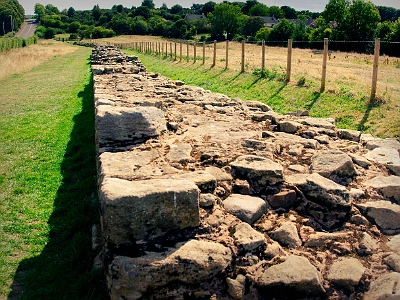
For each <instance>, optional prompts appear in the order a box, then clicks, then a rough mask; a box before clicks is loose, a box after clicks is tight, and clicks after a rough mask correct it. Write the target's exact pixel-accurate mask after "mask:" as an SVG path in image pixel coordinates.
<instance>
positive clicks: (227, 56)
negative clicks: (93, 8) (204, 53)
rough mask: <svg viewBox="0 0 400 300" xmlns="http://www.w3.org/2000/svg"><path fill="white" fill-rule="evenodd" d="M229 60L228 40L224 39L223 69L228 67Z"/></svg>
mask: <svg viewBox="0 0 400 300" xmlns="http://www.w3.org/2000/svg"><path fill="white" fill-rule="evenodd" d="M228 60H229V40H226V54H225V69H228Z"/></svg>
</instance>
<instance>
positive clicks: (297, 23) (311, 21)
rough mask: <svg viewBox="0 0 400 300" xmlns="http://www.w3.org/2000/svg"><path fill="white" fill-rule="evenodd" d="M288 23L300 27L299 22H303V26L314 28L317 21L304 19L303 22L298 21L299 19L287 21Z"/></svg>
mask: <svg viewBox="0 0 400 300" xmlns="http://www.w3.org/2000/svg"><path fill="white" fill-rule="evenodd" d="M287 20H288V21H289V22H292V23H294V24H296V25H300V23H301V21H303V22H304V24H305V25H306V27H311V28H314V27H316V26H317V20H316V19H304V20H300V19H287Z"/></svg>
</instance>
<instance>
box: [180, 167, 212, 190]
mask: <svg viewBox="0 0 400 300" xmlns="http://www.w3.org/2000/svg"><path fill="white" fill-rule="evenodd" d="M175 178H176V179H187V180H190V181H193V182H194V183H195V184H196V185H197V187H198V188H199V189H200V191H201V192H202V193H213V192H214V190H215V188H216V187H217V179H216V178H215V177H214V176H213V175H211V174H210V173H208V172H206V171H202V170H199V171H194V172H189V173H184V174H180V175H177V176H175Z"/></svg>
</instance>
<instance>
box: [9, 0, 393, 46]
mask: <svg viewBox="0 0 400 300" xmlns="http://www.w3.org/2000/svg"><path fill="white" fill-rule="evenodd" d="M2 1H4V0H2ZM13 1H16V0H13ZM35 14H36V16H37V20H38V21H39V22H40V25H41V26H40V27H38V29H37V33H38V35H39V36H40V37H44V38H52V37H53V36H54V35H55V34H57V33H70V34H71V37H74V38H93V39H95V38H102V37H110V36H114V35H121V34H136V35H156V36H163V37H168V38H179V39H200V40H206V39H209V40H215V39H216V40H222V39H229V40H232V39H234V40H247V41H256V40H266V41H287V40H288V39H289V38H291V39H293V40H295V41H303V42H313V41H321V40H323V39H324V38H328V39H329V40H331V41H371V40H373V39H374V38H381V40H384V41H390V42H400V10H398V9H395V8H391V7H384V6H375V5H374V4H373V3H372V2H370V1H365V0H330V1H329V3H328V4H327V5H326V7H325V9H324V11H323V12H321V13H314V12H310V11H307V10H306V11H304V10H303V11H297V10H295V9H294V8H292V7H289V6H281V7H278V6H267V5H265V4H263V3H260V2H258V1H257V0H247V1H246V2H229V1H223V2H221V3H218V4H217V3H215V2H213V1H209V2H207V3H205V4H193V5H192V6H191V7H190V8H184V7H182V6H181V5H179V4H176V5H173V6H172V7H170V8H169V7H167V5H166V4H165V3H164V4H163V5H162V6H161V7H159V8H156V7H155V5H154V2H153V0H143V1H142V3H141V6H138V7H135V6H132V7H131V8H128V7H124V6H123V5H114V6H113V7H112V8H111V9H103V8H100V7H99V6H98V5H95V6H94V7H93V9H92V10H87V11H78V10H75V9H74V8H73V7H70V8H68V9H63V10H62V11H59V10H58V8H57V7H55V6H53V5H52V4H47V5H46V6H44V5H42V4H40V3H37V4H36V5H35ZM268 17H269V19H268ZM268 20H269V21H270V22H273V23H274V22H275V24H272V26H269V27H268V26H265V24H266V22H268ZM395 50H396V49H395ZM397 50H398V49H397Z"/></svg>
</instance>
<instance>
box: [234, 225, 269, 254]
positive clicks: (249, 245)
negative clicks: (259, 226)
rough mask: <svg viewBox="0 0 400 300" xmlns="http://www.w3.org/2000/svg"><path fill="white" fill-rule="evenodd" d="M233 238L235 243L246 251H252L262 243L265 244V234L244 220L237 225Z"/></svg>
mask: <svg viewBox="0 0 400 300" xmlns="http://www.w3.org/2000/svg"><path fill="white" fill-rule="evenodd" d="M233 238H234V239H235V244H237V245H238V246H239V247H240V248H242V249H243V250H245V251H252V250H255V249H257V248H258V247H259V246H261V245H265V237H264V235H263V234H262V233H260V232H258V231H257V230H255V229H253V228H252V227H251V226H250V225H249V224H247V223H244V222H242V223H240V224H238V225H236V227H235V233H234V234H233Z"/></svg>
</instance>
